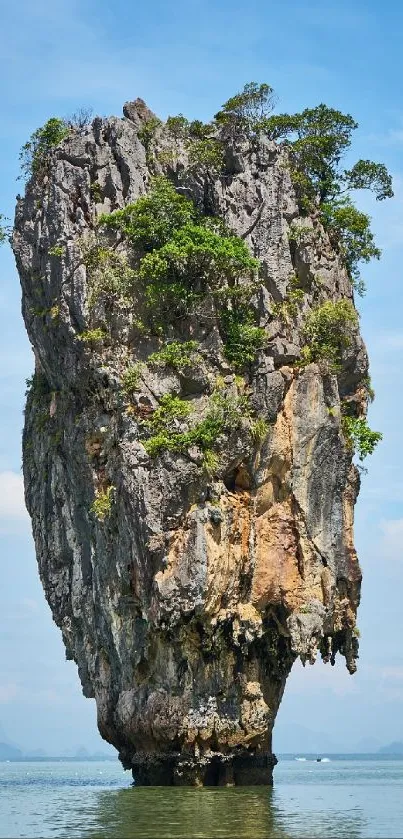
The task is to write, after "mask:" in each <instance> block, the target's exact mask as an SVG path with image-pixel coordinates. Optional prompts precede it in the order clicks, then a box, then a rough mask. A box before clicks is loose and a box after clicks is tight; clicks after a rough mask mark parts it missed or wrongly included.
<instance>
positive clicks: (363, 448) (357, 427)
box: [342, 416, 382, 460]
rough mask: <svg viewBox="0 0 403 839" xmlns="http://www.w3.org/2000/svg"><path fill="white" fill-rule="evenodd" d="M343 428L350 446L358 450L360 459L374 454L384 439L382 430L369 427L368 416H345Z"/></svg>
mask: <svg viewBox="0 0 403 839" xmlns="http://www.w3.org/2000/svg"><path fill="white" fill-rule="evenodd" d="M342 429H343V433H344V436H345V440H346V443H347V446H348V448H349V449H350V450H351V451H353V452H357V454H358V457H359V459H360V460H364V458H366V457H367V455H369V454H373V453H374V451H375V448H376V446H377V445H378V443H379V442H380V441H381V440H382V434H381V433H380V431H372V430H371V429H370V428H369V425H368V422H367V418H366V417H348V416H345V417H343V419H342Z"/></svg>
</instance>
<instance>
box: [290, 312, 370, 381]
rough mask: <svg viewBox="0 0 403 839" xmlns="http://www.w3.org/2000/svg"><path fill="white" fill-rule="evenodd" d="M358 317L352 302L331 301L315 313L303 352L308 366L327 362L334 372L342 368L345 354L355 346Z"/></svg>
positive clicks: (309, 320) (311, 315)
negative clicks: (354, 339)
mask: <svg viewBox="0 0 403 839" xmlns="http://www.w3.org/2000/svg"><path fill="white" fill-rule="evenodd" d="M357 322H358V314H357V312H356V310H355V309H354V306H353V305H352V303H350V301H349V300H338V301H337V302H335V303H333V302H332V301H330V300H328V301H327V302H326V303H323V304H322V305H321V306H317V307H316V309H313V310H312V311H311V312H310V313H309V315H308V317H307V319H306V321H305V326H304V335H305V338H306V341H307V343H306V344H305V346H304V347H303V349H302V358H303V363H304V364H310V363H311V362H314V361H327V362H328V363H329V366H330V369H331V370H333V371H337V370H338V369H339V368H340V365H341V360H342V353H343V350H344V349H346V348H347V347H348V346H349V345H350V343H351V336H350V333H351V329H352V328H354V327H355V326H356V325H357Z"/></svg>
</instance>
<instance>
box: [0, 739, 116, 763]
mask: <svg viewBox="0 0 403 839" xmlns="http://www.w3.org/2000/svg"><path fill="white" fill-rule="evenodd" d="M4 760H10V761H20V760H21V761H26V760H38V761H41V760H43V761H46V760H77V761H79V760H117V755H115V754H107V752H94V753H90V752H88V751H87V749H84V748H83V747H80V748H78V749H77V750H76V751H75V752H74V751H71V752H70V753H68V754H67V753H66V754H60V755H48V754H47V753H46V752H45V750H44V749H36V750H34V751H24V750H23V749H20V748H18V746H14V745H12V744H10V743H0V761H4Z"/></svg>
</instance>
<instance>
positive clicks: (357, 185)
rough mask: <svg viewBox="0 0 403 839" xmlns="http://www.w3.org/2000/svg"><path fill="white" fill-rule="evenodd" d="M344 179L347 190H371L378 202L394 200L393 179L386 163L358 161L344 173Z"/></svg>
mask: <svg viewBox="0 0 403 839" xmlns="http://www.w3.org/2000/svg"><path fill="white" fill-rule="evenodd" d="M342 179H343V181H344V182H345V184H346V188H347V189H371V190H372V192H374V193H375V196H376V200H377V201H383V200H384V198H393V189H392V177H391V175H390V174H389V172H388V170H387V168H386V166H385V164H384V163H374V162H373V161H372V160H358V161H357V163H355V164H354V166H353V167H352V169H346V170H345V171H344V172H343V176H342Z"/></svg>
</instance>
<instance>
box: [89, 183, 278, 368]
mask: <svg viewBox="0 0 403 839" xmlns="http://www.w3.org/2000/svg"><path fill="white" fill-rule="evenodd" d="M99 225H100V227H101V229H102V228H106V229H110V230H115V231H117V232H119V233H121V234H122V235H123V237H124V238H125V239H127V241H128V243H129V244H130V245H132V246H133V247H134V249H135V251H136V252H137V259H138V260H139V264H138V269H137V277H138V279H139V280H140V283H141V285H142V287H143V290H144V297H145V303H146V307H147V311H148V317H149V324H150V327H151V329H152V330H154V331H157V332H158V333H161V331H163V330H164V328H166V326H167V324H169V323H172V322H175V321H176V320H177V319H178V318H183V317H186V316H188V315H189V314H191V313H194V312H195V311H196V307H198V306H200V305H201V304H202V302H203V300H204V299H205V297H206V295H207V294H210V295H211V296H212V298H213V302H214V305H215V309H216V316H217V320H218V323H219V328H220V332H221V335H222V338H223V341H224V344H225V355H226V357H227V359H228V360H229V361H230V362H231V363H232V364H233V365H234V366H235V367H236V368H237V369H239V368H241V367H244V366H245V365H247V364H249V363H251V362H252V361H253V360H254V358H255V355H256V352H257V350H258V349H259V348H260V347H261V346H262V345H263V341H264V335H265V332H264V330H263V329H262V328H260V327H258V326H257V324H256V323H255V314H254V311H253V308H252V306H251V298H252V296H253V294H254V292H255V290H256V285H257V278H258V270H259V263H258V261H257V260H256V259H254V258H253V257H252V256H251V254H250V252H249V249H248V246H247V245H246V243H245V242H244V240H243V239H240V238H239V237H238V236H235V235H233V234H231V233H230V231H229V230H228V229H227V228H226V225H225V223H224V222H223V220H222V219H219V218H214V217H204V216H202V215H201V214H200V213H199V212H198V211H197V209H196V207H195V205H194V204H193V202H192V201H190V200H189V199H188V198H185V197H184V196H183V195H180V194H178V193H177V192H176V190H175V188H174V186H173V185H172V184H171V183H170V182H169V181H168V180H167V179H165V178H162V177H157V178H154V180H153V182H152V186H151V190H150V193H149V194H148V195H146V196H142V197H141V198H139V199H138V200H137V201H136V202H135V203H133V204H129V205H128V206H127V207H125V208H124V209H123V210H116V211H115V212H113V213H111V214H110V215H103V216H101V217H100V219H99Z"/></svg>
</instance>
